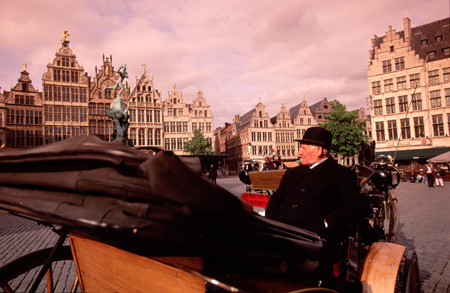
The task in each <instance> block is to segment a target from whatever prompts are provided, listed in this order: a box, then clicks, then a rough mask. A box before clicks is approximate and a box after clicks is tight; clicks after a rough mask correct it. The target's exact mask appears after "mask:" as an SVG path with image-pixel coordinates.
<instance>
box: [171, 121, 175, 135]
mask: <svg viewBox="0 0 450 293" xmlns="http://www.w3.org/2000/svg"><path fill="white" fill-rule="evenodd" d="M175 130H176V129H175V122H173V121H171V122H170V132H172V133H175Z"/></svg>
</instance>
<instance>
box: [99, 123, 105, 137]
mask: <svg viewBox="0 0 450 293" xmlns="http://www.w3.org/2000/svg"><path fill="white" fill-rule="evenodd" d="M98 135H105V121H103V120H99V121H98Z"/></svg>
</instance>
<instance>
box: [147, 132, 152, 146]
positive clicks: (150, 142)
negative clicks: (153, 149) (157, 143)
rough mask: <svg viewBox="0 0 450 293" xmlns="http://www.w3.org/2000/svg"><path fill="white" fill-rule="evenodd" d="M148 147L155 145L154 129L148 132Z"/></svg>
mask: <svg viewBox="0 0 450 293" xmlns="http://www.w3.org/2000/svg"><path fill="white" fill-rule="evenodd" d="M147 145H153V129H148V130H147Z"/></svg>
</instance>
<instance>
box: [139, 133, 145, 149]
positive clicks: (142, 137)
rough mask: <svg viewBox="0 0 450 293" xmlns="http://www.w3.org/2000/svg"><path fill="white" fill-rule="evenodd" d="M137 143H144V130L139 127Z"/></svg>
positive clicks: (141, 144)
mask: <svg viewBox="0 0 450 293" xmlns="http://www.w3.org/2000/svg"><path fill="white" fill-rule="evenodd" d="M139 145H140V146H143V145H145V130H144V129H139Z"/></svg>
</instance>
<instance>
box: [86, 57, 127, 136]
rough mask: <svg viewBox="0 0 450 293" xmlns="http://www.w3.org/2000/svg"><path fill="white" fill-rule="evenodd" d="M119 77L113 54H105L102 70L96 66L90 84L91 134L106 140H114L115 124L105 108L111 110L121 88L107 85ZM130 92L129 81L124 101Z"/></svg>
mask: <svg viewBox="0 0 450 293" xmlns="http://www.w3.org/2000/svg"><path fill="white" fill-rule="evenodd" d="M117 79H118V75H117V72H116V71H115V70H114V66H113V65H112V56H111V55H110V57H109V58H108V57H106V58H105V55H103V64H102V65H101V67H100V70H97V66H95V75H94V78H93V80H92V82H90V84H89V134H92V135H96V136H98V137H99V138H101V139H103V140H106V141H113V140H114V137H112V134H113V131H114V125H113V123H112V120H111V119H110V118H109V117H108V116H106V114H105V110H109V108H110V105H111V103H112V102H113V100H114V99H115V98H116V96H117V93H118V92H119V90H120V89H117V90H113V89H106V90H104V88H105V87H106V86H108V87H113V86H114V85H115V84H116V81H117ZM129 94H130V90H129V86H128V83H126V89H125V90H124V91H123V92H122V94H121V95H122V98H123V100H124V101H127V100H128V96H129Z"/></svg>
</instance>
